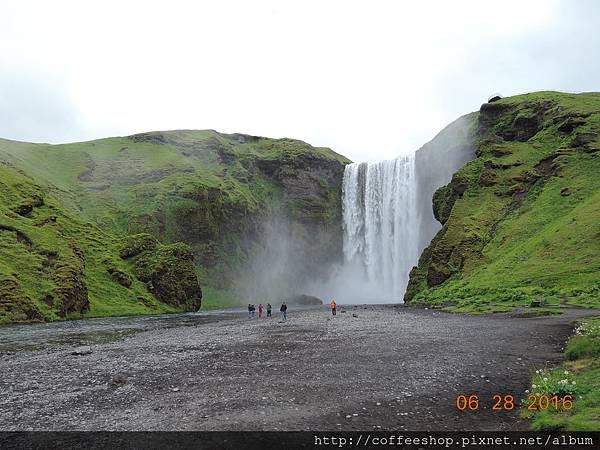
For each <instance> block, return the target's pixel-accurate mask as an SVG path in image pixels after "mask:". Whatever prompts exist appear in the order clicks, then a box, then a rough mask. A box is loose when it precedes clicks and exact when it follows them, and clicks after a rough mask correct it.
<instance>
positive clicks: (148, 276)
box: [121, 234, 202, 311]
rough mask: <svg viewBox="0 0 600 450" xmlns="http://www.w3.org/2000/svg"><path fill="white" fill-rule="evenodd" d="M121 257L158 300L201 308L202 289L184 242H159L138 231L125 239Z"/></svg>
mask: <svg viewBox="0 0 600 450" xmlns="http://www.w3.org/2000/svg"><path fill="white" fill-rule="evenodd" d="M121 257H122V258H124V259H130V260H131V263H132V264H133V268H134V273H135V276H136V277H137V278H138V279H139V280H140V281H143V282H144V283H146V284H147V286H148V290H149V291H150V292H152V294H154V295H155V296H156V298H158V299H159V300H160V301H161V302H163V303H166V304H168V305H171V306H174V307H178V308H179V307H183V308H184V309H186V310H191V311H195V310H197V309H198V308H200V305H201V300H202V289H201V288H200V284H199V283H198V278H197V276H196V271H195V267H194V255H193V253H192V251H191V249H190V248H189V246H187V245H186V244H183V243H177V244H170V245H161V244H159V243H158V242H157V241H156V239H155V238H153V237H152V236H150V235H148V234H139V235H136V236H131V237H130V238H129V239H127V241H126V242H125V243H124V245H123V247H122V250H121Z"/></svg>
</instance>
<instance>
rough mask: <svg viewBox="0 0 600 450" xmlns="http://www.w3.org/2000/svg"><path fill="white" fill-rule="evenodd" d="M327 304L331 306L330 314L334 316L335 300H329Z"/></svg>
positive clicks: (335, 309) (335, 310)
mask: <svg viewBox="0 0 600 450" xmlns="http://www.w3.org/2000/svg"><path fill="white" fill-rule="evenodd" d="M329 306H330V307H331V314H332V315H334V316H335V315H336V313H337V303H336V302H335V300H331V303H330V304H329Z"/></svg>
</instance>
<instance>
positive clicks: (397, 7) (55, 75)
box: [0, 0, 600, 160]
mask: <svg viewBox="0 0 600 450" xmlns="http://www.w3.org/2000/svg"><path fill="white" fill-rule="evenodd" d="M488 5H489V2H481V1H463V2H418V3H415V4H412V5H409V4H407V3H406V2H396V1H380V2H353V1H327V2H323V1H298V2H285V3H284V2H280V1H254V2H245V1H214V2H184V1H169V2H148V1H145V2H116V1H105V2H95V3H92V2H75V1H72V2H69V1H53V2H42V1H40V2H9V3H8V4H4V5H3V6H1V7H0V17H1V18H0V25H1V28H0V63H1V64H2V67H3V68H4V67H8V68H10V70H11V71H12V72H14V71H16V70H26V73H24V75H26V76H25V79H29V80H31V82H32V83H36V77H38V78H39V77H49V78H52V79H56V80H59V81H58V82H57V85H58V86H59V88H60V87H61V86H62V87H64V90H63V89H62V88H61V89H59V88H57V89H56V90H54V89H52V87H49V86H46V87H49V89H50V94H47V95H46V97H48V95H50V97H52V98H54V99H56V97H57V96H62V97H63V99H64V100H63V103H64V105H67V107H65V110H66V111H71V112H72V114H75V115H77V117H78V120H73V121H70V122H68V123H72V124H73V128H72V129H70V130H69V129H65V127H64V126H63V127H58V129H59V130H60V132H54V134H53V133H51V132H48V134H47V138H43V136H40V134H41V133H44V131H43V130H49V129H55V130H56V129H57V128H53V127H52V126H51V118H48V121H49V123H50V126H45V127H44V126H43V124H40V128H39V130H38V129H34V128H32V129H31V136H32V137H30V138H27V137H25V136H23V132H22V131H19V134H18V137H19V138H22V139H30V140H34V139H35V140H49V141H70V140H75V139H81V138H82V137H85V138H96V137H102V136H108V135H114V134H129V133H134V132H139V131H147V130H152V129H173V128H214V129H218V130H221V131H225V132H244V133H250V134H259V135H265V136H272V137H284V136H286V137H294V138H299V139H303V140H305V141H308V142H310V143H312V144H314V145H326V146H330V147H332V148H334V149H335V150H336V151H338V152H340V153H344V154H346V155H348V156H349V157H350V158H352V159H354V160H367V159H370V160H374V159H381V158H391V157H394V156H396V155H397V154H400V153H406V152H408V151H411V150H414V149H415V148H416V147H418V146H420V145H421V144H422V143H424V142H425V141H426V140H428V139H430V138H431V137H433V135H435V133H436V132H437V131H439V130H440V129H441V128H442V127H443V126H444V125H446V124H447V123H448V122H449V121H451V120H453V119H454V118H456V117H457V116H458V115H460V114H463V113H466V112H469V111H471V110H475V109H477V108H478V107H479V105H480V104H481V103H482V102H483V101H485V100H486V98H487V96H488V95H489V94H490V93H492V92H495V91H500V92H502V93H503V94H514V93H519V92H524V91H530V90H541V89H562V90H593V89H598V86H597V84H596V83H598V81H597V80H599V79H600V78H599V77H598V75H599V73H598V69H599V66H598V63H597V62H596V61H595V60H594V59H593V58H594V56H595V55H597V53H598V49H599V47H600V39H599V38H598V35H597V33H596V32H595V29H594V26H595V24H597V23H599V21H598V18H599V14H598V11H599V8H598V7H597V6H596V4H595V3H593V2H586V1H580V2H569V1H562V2H559V1H541V0H540V1H527V2H523V1H505V2H502V3H501V4H499V5H496V6H495V7H490V6H488ZM24 68H27V69H24ZM42 74H47V75H42ZM38 81H39V80H38ZM42 84H43V83H42ZM37 85H40V83H37ZM0 89H6V84H5V81H3V78H0ZM0 98H2V97H0ZM36 98H39V99H40V100H39V101H36ZM36 98H32V99H30V100H29V102H30V103H29V104H30V105H31V108H29V110H30V112H31V113H32V114H34V113H35V110H36V109H35V107H36V105H37V104H38V103H41V105H43V103H44V95H42V94H40V96H39V97H36ZM12 101H14V99H13V100H12ZM69 105H72V107H71V106H69ZM40 107H41V106H40ZM17 109H19V108H17ZM58 110H60V108H58ZM58 110H57V111H58ZM4 111H5V110H4V109H2V108H0V113H2V114H3V115H4V114H5V112H4ZM20 111H22V112H23V111H25V110H24V109H22V108H21V109H20ZM8 114H10V112H9V113H8ZM65 114H67V115H68V114H71V113H65ZM21 120H23V121H25V122H27V118H26V117H25V116H21V117H20V118H18V121H21ZM65 123H67V122H65ZM65 123H63V125H65ZM6 124H8V125H6ZM10 124H12V125H10ZM15 124H16V125H15ZM15 126H16V127H17V128H19V127H18V123H16V120H15V118H14V117H13V120H12V121H7V120H5V118H0V135H2V136H6V137H14V136H16V134H15V131H14V130H12V128H11V127H15Z"/></svg>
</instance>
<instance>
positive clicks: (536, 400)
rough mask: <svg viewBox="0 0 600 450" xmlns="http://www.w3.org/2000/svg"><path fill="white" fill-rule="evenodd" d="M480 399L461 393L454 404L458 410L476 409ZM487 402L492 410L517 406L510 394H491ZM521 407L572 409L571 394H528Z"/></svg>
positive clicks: (542, 409)
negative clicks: (560, 395)
mask: <svg viewBox="0 0 600 450" xmlns="http://www.w3.org/2000/svg"><path fill="white" fill-rule="evenodd" d="M481 401H482V400H480V399H479V396H478V395H477V394H471V395H463V394H461V395H459V396H458V397H456V401H455V404H456V407H457V408H458V409H459V410H460V411H477V410H478V409H479V408H480V406H481ZM489 403H490V406H491V407H492V411H512V410H513V409H515V408H516V407H517V405H516V403H515V398H514V396H512V395H500V394H496V395H493V396H492V397H491V398H490V399H489ZM486 406H487V405H486ZM523 407H524V408H525V407H526V408H527V409H528V410H529V411H544V410H546V409H554V410H557V411H569V410H570V409H573V397H572V396H571V395H565V396H563V397H559V396H557V395H553V396H548V395H529V396H528V397H527V400H526V401H525V402H524V403H523Z"/></svg>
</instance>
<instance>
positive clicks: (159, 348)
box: [0, 306, 598, 431]
mask: <svg viewBox="0 0 600 450" xmlns="http://www.w3.org/2000/svg"><path fill="white" fill-rule="evenodd" d="M342 311H345V312H342ZM592 314H598V311H589V310H565V313H564V314H563V315H561V316H548V317H539V318H518V317H509V316H507V315H488V316H480V317H471V316H466V315H460V314H447V313H441V312H436V311H432V310H417V309H411V308H404V307H394V306H349V307H342V308H341V311H339V312H338V315H337V316H336V317H331V315H330V313H329V312H328V311H326V310H317V309H314V310H306V311H297V312H295V311H293V310H292V311H290V314H289V318H288V321H287V322H286V323H281V322H280V321H279V318H278V317H276V318H274V319H271V320H261V321H259V320H257V319H253V320H250V319H247V318H245V317H241V316H240V317H233V318H228V319H223V320H220V321H217V322H213V323H202V324H199V325H198V326H182V327H175V328H169V329H157V330H150V331H144V332H140V333H137V334H135V335H132V336H128V337H126V338H124V339H122V340H119V341H117V342H113V343H102V344H95V345H92V346H90V347H89V348H88V347H86V348H81V347H73V346H70V345H66V344H63V345H55V346H52V347H50V348H44V349H42V350H37V351H19V352H16V353H12V354H11V353H5V354H2V355H0V358H1V359H0V392H2V397H1V398H0V429H2V430H305V429H311V430H315V429H321V430H326V429H327V430H355V429H358V430H369V429H380V428H381V429H390V430H396V431H400V430H478V429H479V430H509V429H527V428H528V423H527V422H525V421H523V420H521V419H519V418H518V414H517V413H516V412H512V413H509V412H493V411H491V406H492V404H493V403H492V396H493V395H494V394H501V395H509V394H510V395H514V396H515V398H521V397H522V396H523V395H524V390H525V389H527V387H528V376H529V371H530V370H532V369H534V368H540V367H543V366H546V365H552V364H556V363H558V362H559V360H560V357H561V356H560V351H561V349H562V346H563V345H564V342H565V340H566V339H567V337H568V336H569V334H570V332H571V330H572V321H573V320H575V319H577V318H580V317H583V316H586V315H592ZM74 353H75V354H74ZM463 393H464V394H472V393H477V394H478V395H479V399H480V407H479V409H478V410H477V411H475V412H468V413H466V412H460V411H458V410H457V409H456V407H455V398H456V396H457V395H458V394H463Z"/></svg>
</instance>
